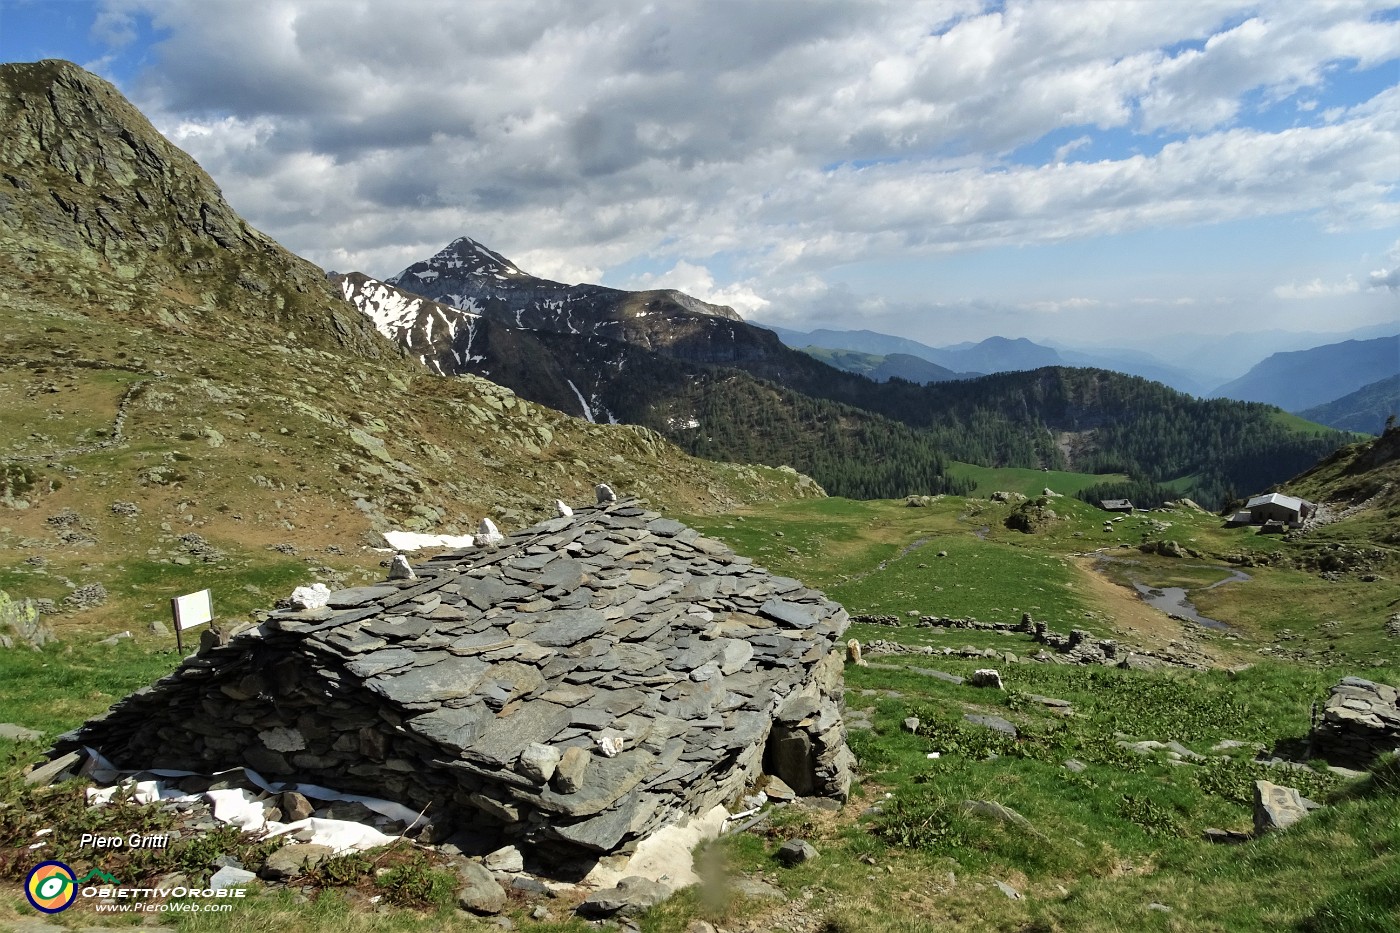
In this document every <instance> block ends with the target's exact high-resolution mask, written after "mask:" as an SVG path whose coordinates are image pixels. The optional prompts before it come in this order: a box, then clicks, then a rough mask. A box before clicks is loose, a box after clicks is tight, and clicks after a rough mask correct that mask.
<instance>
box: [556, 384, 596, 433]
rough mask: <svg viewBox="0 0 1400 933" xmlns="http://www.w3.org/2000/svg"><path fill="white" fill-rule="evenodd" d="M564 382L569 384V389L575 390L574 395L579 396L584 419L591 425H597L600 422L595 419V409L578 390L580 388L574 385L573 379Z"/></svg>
mask: <svg viewBox="0 0 1400 933" xmlns="http://www.w3.org/2000/svg"><path fill="white" fill-rule="evenodd" d="M564 381H565V382H567V383H568V384H569V388H571V389H573V390H574V394H575V395H577V396H578V403H579V404H580V405H581V406H583V417H584V418H586V419H587V420H588V422H589V423H590V424H597V423H598V422H597V421H596V420H595V419H594V417H593V409H592V408H590V407H589V406H588V400H587V399H585V398H584V397H583V393H582V392H580V391H579V390H578V386H576V385H574V381H573V380H572V379H565V380H564Z"/></svg>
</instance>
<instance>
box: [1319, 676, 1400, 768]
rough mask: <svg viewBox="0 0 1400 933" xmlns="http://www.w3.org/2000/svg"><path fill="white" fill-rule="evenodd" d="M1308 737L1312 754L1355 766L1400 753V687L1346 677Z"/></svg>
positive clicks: (1328, 698)
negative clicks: (1399, 688)
mask: <svg viewBox="0 0 1400 933" xmlns="http://www.w3.org/2000/svg"><path fill="white" fill-rule="evenodd" d="M1309 740H1310V742H1311V744H1312V750H1311V752H1310V754H1311V755H1316V756H1318V757H1321V758H1325V759H1326V760H1328V761H1331V762H1333V763H1335V764H1342V765H1349V766H1353V767H1361V768H1366V767H1370V765H1371V763H1372V762H1374V761H1375V760H1376V758H1377V756H1379V755H1381V754H1382V753H1384V752H1400V690H1396V689H1395V688H1394V687H1391V686H1389V685H1387V684H1378V683H1376V682H1375V681H1372V680H1366V679H1365V678H1362V677H1343V678H1342V679H1341V681H1340V682H1338V683H1337V684H1336V685H1335V686H1334V687H1333V688H1332V691H1331V693H1330V694H1329V695H1328V697H1327V701H1326V703H1324V704H1323V708H1322V715H1321V717H1320V718H1319V719H1318V720H1317V721H1316V722H1314V723H1313V727H1312V732H1311V734H1310V735H1309Z"/></svg>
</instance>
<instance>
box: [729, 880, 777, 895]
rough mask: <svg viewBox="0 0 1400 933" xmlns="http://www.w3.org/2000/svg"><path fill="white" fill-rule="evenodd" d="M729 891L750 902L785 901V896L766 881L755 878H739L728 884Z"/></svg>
mask: <svg viewBox="0 0 1400 933" xmlns="http://www.w3.org/2000/svg"><path fill="white" fill-rule="evenodd" d="M729 888H730V890H732V891H734V892H735V893H736V894H739V895H740V896H742V897H747V898H750V899H752V900H786V899H787V895H786V894H784V893H783V892H782V891H781V890H780V889H778V888H776V887H774V886H773V885H771V884H769V883H768V882H766V881H759V880H758V879H757V878H748V877H740V878H735V879H734V880H732V881H730V883H729Z"/></svg>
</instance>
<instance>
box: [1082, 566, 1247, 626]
mask: <svg viewBox="0 0 1400 933" xmlns="http://www.w3.org/2000/svg"><path fill="white" fill-rule="evenodd" d="M1095 556H1096V558H1097V561H1096V566H1095V569H1097V570H1100V571H1102V567H1103V565H1104V564H1107V563H1110V562H1113V563H1121V564H1136V563H1138V562H1137V561H1135V560H1124V559H1122V558H1117V557H1110V556H1108V555H1107V554H1097V555H1095ZM1184 566H1187V567H1202V568H1206V569H1208V570H1221V571H1224V572H1225V573H1226V574H1228V576H1226V577H1225V578H1224V579H1222V580H1216V581H1215V582H1214V583H1211V584H1209V585H1207V586H1203V587H1199V589H1201V590H1213V589H1215V588H1216V587H1217V586H1224V585H1225V584H1227V583H1244V582H1246V581H1248V580H1249V579H1250V576H1249V574H1247V573H1245V572H1243V571H1241V570H1236V569H1235V568H1233V567H1224V566H1220V565H1217V564H1186V565H1184ZM1128 582H1130V583H1132V585H1133V589H1135V590H1137V593H1138V596H1140V597H1142V601H1143V602H1145V603H1147V604H1148V605H1149V606H1151V607H1152V608H1154V609H1159V610H1161V611H1162V612H1165V613H1166V614H1167V615H1169V616H1175V617H1177V618H1181V619H1188V620H1190V621H1192V622H1195V623H1196V624H1197V625H1203V626H1205V627H1206V628H1209V629H1215V630H1216V631H1218V632H1233V631H1234V628H1233V627H1231V626H1230V625H1229V624H1227V623H1225V622H1221V621H1220V620H1219V619H1212V618H1210V617H1209V616H1203V615H1201V614H1200V613H1199V612H1197V611H1196V607H1195V606H1194V605H1192V603H1191V600H1190V599H1188V598H1187V597H1188V594H1189V593H1190V590H1188V589H1187V588H1186V587H1182V586H1148V585H1147V584H1145V583H1143V582H1142V581H1141V580H1140V579H1138V577H1137V576H1136V575H1135V574H1133V573H1132V572H1131V571H1129V573H1128Z"/></svg>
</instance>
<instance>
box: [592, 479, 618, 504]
mask: <svg viewBox="0 0 1400 933" xmlns="http://www.w3.org/2000/svg"><path fill="white" fill-rule="evenodd" d="M593 492H594V493H596V494H597V496H598V502H599V504H602V503H604V502H616V501H617V493H615V492H613V489H612V487H611V486H609V485H608V484H607V483H599V484H598V485H597V486H594V487H593Z"/></svg>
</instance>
